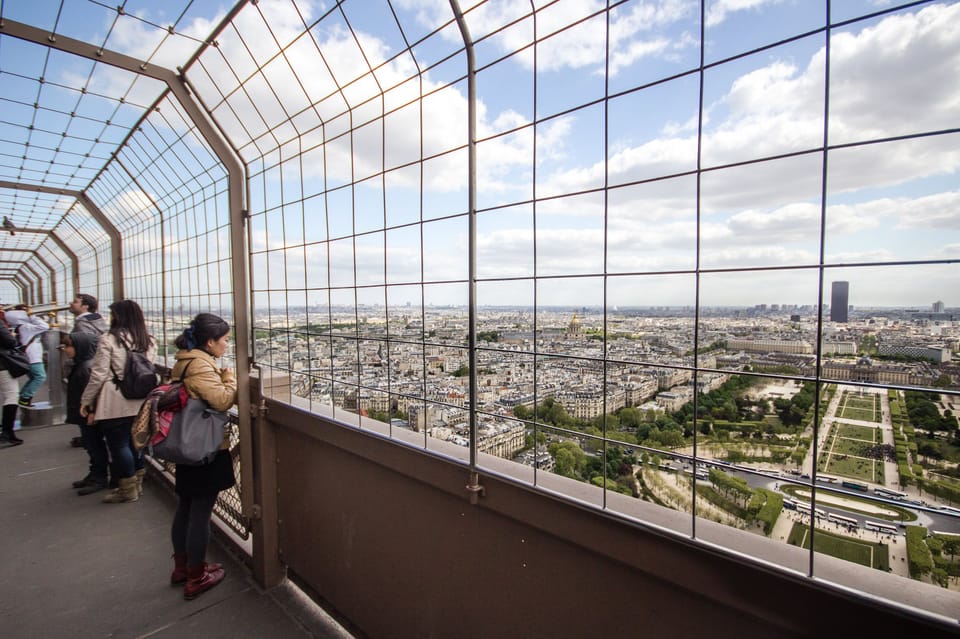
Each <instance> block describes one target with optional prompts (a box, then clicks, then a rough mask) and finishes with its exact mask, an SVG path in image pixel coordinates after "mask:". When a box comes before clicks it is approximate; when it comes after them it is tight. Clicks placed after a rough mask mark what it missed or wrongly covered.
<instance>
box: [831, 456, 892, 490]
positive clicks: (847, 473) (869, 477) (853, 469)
mask: <svg viewBox="0 0 960 639" xmlns="http://www.w3.org/2000/svg"><path fill="white" fill-rule="evenodd" d="M824 460H826V456H825V455H824V456H821V457H820V465H819V468H820V470H822V471H823V472H824V473H826V474H827V475H841V476H843V477H849V478H851V479H862V480H864V481H868V482H874V483H877V484H882V483H883V479H884V478H883V462H881V461H876V460H873V459H867V458H865V457H850V456H847V457H846V459H841V458H840V457H837V455H833V456H832V457H830V463H829V464H826V465H825V464H824Z"/></svg>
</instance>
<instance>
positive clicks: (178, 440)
mask: <svg viewBox="0 0 960 639" xmlns="http://www.w3.org/2000/svg"><path fill="white" fill-rule="evenodd" d="M229 421H230V416H229V415H227V414H226V413H224V412H221V411H218V410H213V409H212V408H210V405H209V404H207V402H206V401H204V400H202V399H195V398H193V397H191V398H190V399H188V400H187V404H186V406H184V407H183V408H182V409H180V411H178V412H177V413H176V415H174V416H173V419H172V420H171V421H170V431H169V432H168V433H167V436H166V437H164V438H163V440H161V441H159V442H157V443H155V444H153V446H152V449H153V452H152V455H154V456H155V457H159V458H160V459H164V460H166V461H168V462H171V463H174V464H187V465H191V466H200V465H203V464H208V463H210V462H211V461H213V458H214V456H216V454H217V451H218V450H220V445H221V444H222V443H223V437H224V429H225V428H226V426H227V424H228V423H229Z"/></svg>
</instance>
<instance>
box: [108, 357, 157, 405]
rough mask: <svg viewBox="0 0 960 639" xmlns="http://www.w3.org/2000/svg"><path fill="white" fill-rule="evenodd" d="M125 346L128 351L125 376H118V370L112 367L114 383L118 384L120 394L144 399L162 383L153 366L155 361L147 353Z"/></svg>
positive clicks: (124, 369)
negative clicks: (148, 357)
mask: <svg viewBox="0 0 960 639" xmlns="http://www.w3.org/2000/svg"><path fill="white" fill-rule="evenodd" d="M123 348H124V350H126V351H127V363H126V364H124V365H123V378H122V379H121V378H118V377H117V372H116V371H114V370H113V368H112V367H111V369H110V371H111V372H112V373H113V383H114V384H116V386H117V390H119V391H120V394H121V395H123V396H124V397H126V398H127V399H144V398H145V397H146V396H147V395H149V394H150V391H152V390H153V389H154V388H156V387H157V384H159V383H160V379H159V377H157V371H156V369H154V367H153V362H151V361H150V360H149V359H147V354H146V353H141V352H140V351H134V350H130V348H128V347H127V345H126V344H124V345H123Z"/></svg>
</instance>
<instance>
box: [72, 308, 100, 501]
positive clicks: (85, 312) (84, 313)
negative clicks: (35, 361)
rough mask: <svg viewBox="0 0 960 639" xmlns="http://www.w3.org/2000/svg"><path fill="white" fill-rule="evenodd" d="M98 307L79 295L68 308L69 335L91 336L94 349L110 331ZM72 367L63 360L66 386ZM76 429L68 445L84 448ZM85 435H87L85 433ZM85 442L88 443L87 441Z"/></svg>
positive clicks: (81, 437) (81, 428)
mask: <svg viewBox="0 0 960 639" xmlns="http://www.w3.org/2000/svg"><path fill="white" fill-rule="evenodd" d="M99 307H100V302H98V301H97V298H95V297H94V296H93V295H89V294H87V293H80V294H78V295H77V296H76V297H75V298H73V301H72V302H70V308H69V310H70V314H71V315H73V330H71V331H70V333H71V334H73V335H75V334H77V333H82V334H84V335H90V336H92V337H93V338H94V342H93V345H94V348H96V340H99V339H100V336H101V335H103V334H104V333H106V332H107V331H108V330H109V329H110V325H109V324H108V323H107V320H105V319H104V318H103V316H102V315H101V314H100V313H98V312H97V309H98V308H99ZM81 341H82V342H84V344H86V340H85V339H81ZM63 345H64V344H63V342H62V341H61V346H63ZM73 365H74V361H73V359H72V358H71V357H66V358H64V360H63V379H64V380H67V386H69V385H70V381H69V380H70V379H71V373H72V370H73ZM88 368H89V367H88ZM86 377H89V372H88V373H87V375H86V376H85V378H86ZM74 384H76V383H74ZM80 392H83V388H81V389H80ZM68 394H69V393H68ZM79 400H80V396H79V395H77V401H78V402H79ZM68 401H69V400H68ZM68 413H69V411H68ZM75 416H76V417H79V416H80V412H79V404H78V405H77V412H76V415H75ZM83 421H85V420H82V421H81V422H74V421H70V420H69V419H68V420H67V423H68V424H74V423H77V424H81V423H82V422H83ZM78 428H80V435H79V436H78V437H74V438H73V439H71V440H70V445H71V446H74V447H76V448H80V447H86V443H85V441H84V436H85V435H84V432H83V426H82V425H81V426H78ZM87 435H89V433H87ZM87 441H89V439H88V440H87ZM101 448H102V449H103V450H104V451H106V444H102V445H101ZM87 452H89V451H87ZM75 488H79V487H78V486H75Z"/></svg>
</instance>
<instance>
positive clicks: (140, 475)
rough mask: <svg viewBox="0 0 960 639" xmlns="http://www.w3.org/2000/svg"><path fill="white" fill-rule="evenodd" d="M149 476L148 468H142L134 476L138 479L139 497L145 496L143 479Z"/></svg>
mask: <svg viewBox="0 0 960 639" xmlns="http://www.w3.org/2000/svg"><path fill="white" fill-rule="evenodd" d="M146 474H147V469H146V468H141V469H140V470H138V471H137V472H135V473H134V474H133V476H134V477H136V478H137V497H140V496H141V495H143V478H144V476H145V475H146Z"/></svg>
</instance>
